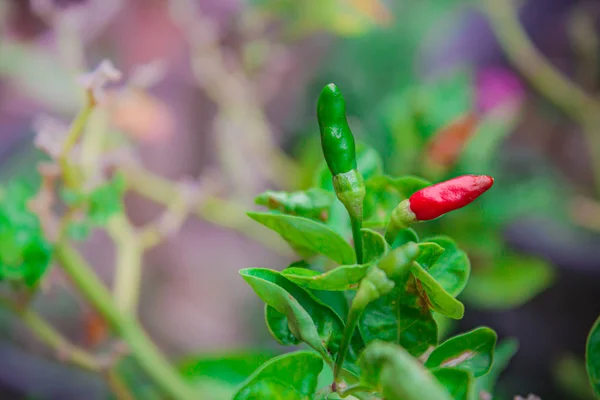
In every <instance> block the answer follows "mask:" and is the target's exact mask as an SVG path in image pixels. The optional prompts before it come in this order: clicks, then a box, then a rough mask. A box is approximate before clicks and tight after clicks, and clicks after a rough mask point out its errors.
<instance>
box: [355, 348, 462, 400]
mask: <svg viewBox="0 0 600 400" xmlns="http://www.w3.org/2000/svg"><path fill="white" fill-rule="evenodd" d="M359 364H360V367H361V369H362V374H361V380H362V381H363V382H364V383H365V384H366V385H369V386H371V387H373V388H374V389H375V390H376V391H378V392H379V393H381V394H382V395H383V397H384V398H385V399H386V400H424V399H427V400H451V399H452V397H451V396H450V395H449V393H448V392H447V391H446V390H445V389H444V387H443V386H442V385H441V384H440V383H439V382H438V381H437V380H436V379H435V378H434V377H433V376H432V375H431V373H429V371H427V370H426V369H425V368H423V366H422V365H421V363H419V361H417V360H416V359H415V358H413V357H412V356H411V355H410V354H409V353H408V352H407V351H406V350H405V349H404V348H402V347H400V346H398V345H395V344H392V343H386V342H381V341H376V342H373V343H371V344H369V345H368V346H367V348H366V349H365V351H364V352H363V353H362V355H361V357H360V360H359Z"/></svg>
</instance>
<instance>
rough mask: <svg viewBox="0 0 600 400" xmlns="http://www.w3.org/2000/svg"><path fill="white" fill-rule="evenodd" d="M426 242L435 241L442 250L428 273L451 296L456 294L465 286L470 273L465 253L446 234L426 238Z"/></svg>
mask: <svg viewBox="0 0 600 400" xmlns="http://www.w3.org/2000/svg"><path fill="white" fill-rule="evenodd" d="M427 242H431V243H436V244H438V245H439V246H441V247H442V248H443V250H444V251H443V253H442V254H441V255H440V257H439V258H438V259H437V261H436V262H435V263H434V264H433V266H431V267H430V268H429V270H428V272H429V274H431V276H432V277H433V278H434V279H435V280H436V281H437V282H439V284H440V285H441V286H442V287H443V288H444V290H445V291H446V292H448V293H449V294H450V295H451V296H453V297H456V296H458V295H459V294H460V293H461V292H462V291H463V290H464V288H465V286H467V282H468V280H469V275H470V274H471V263H470V262H469V257H468V256H467V253H465V252H464V251H462V250H461V249H459V248H458V246H457V245H456V243H455V242H454V241H453V240H452V239H450V238H449V237H446V236H436V237H433V238H428V239H427Z"/></svg>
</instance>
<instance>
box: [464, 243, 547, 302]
mask: <svg viewBox="0 0 600 400" xmlns="http://www.w3.org/2000/svg"><path fill="white" fill-rule="evenodd" d="M494 262H495V264H494V265H492V266H489V267H487V268H480V269H478V270H477V273H473V274H472V275H471V277H470V279H469V285H468V286H467V287H466V289H465V292H464V293H463V297H462V298H463V299H464V300H465V301H466V302H469V304H472V306H473V307H477V308H489V309H497V310H504V309H509V308H514V307H518V306H520V305H522V304H524V303H526V302H528V301H529V300H531V299H532V298H533V297H535V296H537V295H538V294H539V293H540V292H542V291H543V290H545V289H546V288H548V287H549V286H550V285H551V284H552V282H553V280H554V272H553V269H552V266H551V265H549V264H548V263H547V262H546V261H544V260H541V259H539V258H534V257H529V256H522V255H518V254H508V255H504V256H502V257H500V258H496V259H495V261H494Z"/></svg>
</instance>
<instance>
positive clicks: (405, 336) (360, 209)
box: [234, 84, 516, 400]
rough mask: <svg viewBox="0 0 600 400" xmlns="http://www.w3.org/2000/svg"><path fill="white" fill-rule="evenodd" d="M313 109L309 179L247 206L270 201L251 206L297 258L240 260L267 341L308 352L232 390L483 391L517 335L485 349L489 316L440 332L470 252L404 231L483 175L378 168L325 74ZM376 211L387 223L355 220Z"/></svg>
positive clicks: (464, 197) (480, 184)
mask: <svg viewBox="0 0 600 400" xmlns="http://www.w3.org/2000/svg"><path fill="white" fill-rule="evenodd" d="M317 116H318V121H319V128H320V132H321V144H322V149H323V153H324V157H325V161H326V165H327V169H328V170H324V171H323V172H322V173H321V174H320V179H318V182H319V185H318V186H319V187H317V188H312V189H310V190H308V191H305V192H293V193H284V192H267V193H265V194H263V195H260V196H259V197H258V199H257V203H259V204H261V205H264V206H266V207H267V208H269V210H268V211H266V212H251V213H249V214H248V215H249V216H250V217H251V218H252V219H254V220H255V221H257V222H259V223H260V224H263V225H264V226H266V227H268V228H270V229H272V230H274V231H275V232H277V233H278V234H279V235H280V236H281V237H282V238H283V239H284V240H285V241H286V242H287V243H288V244H289V245H290V246H291V247H292V248H293V249H294V250H295V251H296V253H297V254H298V255H299V256H300V257H301V260H299V261H297V262H294V263H293V264H291V265H290V266H288V267H287V268H285V269H283V270H282V271H278V270H273V269H265V268H250V269H243V270H241V271H240V274H241V275H242V277H243V279H244V280H245V281H246V282H247V283H248V284H249V285H250V286H251V287H252V289H253V290H254V291H255V292H256V294H257V295H258V296H259V297H260V298H261V299H262V300H263V301H264V302H265V304H266V305H265V320H266V324H267V327H268V329H269V331H270V333H271V335H272V336H273V337H274V338H275V340H277V341H278V342H279V343H280V344H282V345H287V346H296V345H300V344H304V345H306V346H308V347H309V348H310V349H311V350H299V351H296V352H292V353H289V354H285V355H282V356H279V357H275V358H273V359H271V360H269V361H267V362H266V363H264V364H263V365H262V366H261V367H259V368H258V369H257V370H256V371H255V372H254V373H253V374H252V375H251V376H250V377H249V378H248V379H247V380H246V381H245V382H244V383H243V384H242V385H241V386H240V388H239V390H238V391H237V393H236V394H235V395H234V399H236V400H243V399H259V398H261V399H262V398H265V399H266V398H286V399H309V398H317V399H325V398H338V397H348V396H354V397H355V398H358V399H384V398H385V399H386V400H394V399H398V400H422V399H428V400H437V399H439V400H449V399H461V400H462V399H465V400H466V399H474V398H475V396H480V395H481V396H485V395H486V393H492V391H493V385H494V381H495V379H496V377H497V375H498V373H499V371H500V370H501V369H502V368H503V366H504V365H505V364H506V361H507V359H508V358H510V356H511V355H512V353H513V352H514V351H515V350H516V344H515V343H514V342H513V341H511V340H508V341H505V342H502V343H500V344H499V345H498V346H496V342H497V335H496V333H495V332H494V331H493V330H492V329H490V328H487V327H477V328H475V329H473V330H471V331H469V332H466V333H463V334H459V335H457V336H454V337H451V338H449V339H447V340H445V341H444V342H442V343H439V332H438V324H437V322H436V321H437V319H438V317H440V316H444V317H447V318H451V319H461V318H462V317H463V314H464V306H463V304H462V303H461V302H460V301H459V300H457V298H456V297H457V296H458V295H459V294H460V293H461V291H462V290H463V289H464V287H465V286H466V284H467V280H468V278H469V274H470V264H469V259H468V257H467V255H466V253H465V252H464V251H463V250H461V249H460V248H459V247H458V246H457V245H456V244H455V242H454V241H453V240H452V239H451V238H449V237H446V236H433V237H425V238H420V237H419V235H418V234H417V231H416V230H415V229H414V228H416V227H417V226H418V223H419V222H421V221H426V220H431V219H435V218H438V217H441V216H442V215H443V214H445V213H448V212H451V211H453V210H455V209H458V208H461V207H464V206H466V205H468V204H469V203H470V202H472V201H474V200H475V199H476V198H477V197H478V196H480V195H481V194H483V193H484V192H485V191H487V190H488V189H490V188H491V186H492V185H493V179H492V178H491V177H489V176H474V175H465V176H461V177H458V178H455V179H451V180H449V181H446V182H441V183H438V184H436V185H431V183H430V182H428V181H426V180H424V179H421V178H418V177H415V176H403V177H391V176H387V175H385V174H384V173H383V172H382V170H381V167H380V163H378V162H374V161H373V160H376V159H377V156H376V154H374V153H373V151H372V150H370V149H365V148H364V146H363V147H360V146H356V144H355V141H354V137H353V135H352V132H351V131H350V128H349V126H348V123H347V120H346V112H345V100H344V98H343V96H342V94H341V93H340V91H339V89H338V88H337V87H336V86H335V85H334V84H330V85H327V86H326V87H325V88H324V89H323V90H322V92H321V95H320V97H319V100H318V105H317ZM357 147H358V148H359V149H361V150H360V151H358V152H357V151H356V148H357ZM357 156H358V157H357ZM332 192H333V193H332ZM333 194H335V196H334V195H333ZM336 197H337V200H339V201H336V199H335V198H336ZM399 197H400V199H399ZM374 220H377V221H381V220H384V221H385V226H386V228H385V229H384V230H382V231H377V230H373V229H369V228H365V227H364V226H365V225H367V223H370V222H372V221H374ZM350 237H351V238H352V240H351V241H348V240H347V239H348V238H350ZM324 377H325V378H324ZM319 382H321V386H319V385H318V383H319Z"/></svg>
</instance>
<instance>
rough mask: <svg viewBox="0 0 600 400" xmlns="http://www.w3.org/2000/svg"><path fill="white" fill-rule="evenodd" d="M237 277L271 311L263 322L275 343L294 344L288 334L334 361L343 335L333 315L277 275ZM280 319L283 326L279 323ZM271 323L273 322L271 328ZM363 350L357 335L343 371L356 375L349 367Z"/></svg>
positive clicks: (257, 271) (253, 272) (256, 272)
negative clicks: (241, 278)
mask: <svg viewBox="0 0 600 400" xmlns="http://www.w3.org/2000/svg"><path fill="white" fill-rule="evenodd" d="M240 274H241V275H242V277H243V278H244V280H245V281H246V282H247V283H248V284H249V285H250V286H251V287H252V289H253V290H254V291H255V292H256V294H257V295H258V296H259V297H260V298H261V299H262V300H263V301H264V302H265V303H266V304H267V305H268V306H270V307H271V308H272V310H271V309H269V310H268V311H267V322H268V323H269V329H270V330H271V333H272V334H273V336H274V337H275V339H277V340H278V341H279V342H280V343H282V344H295V343H297V341H295V340H294V339H293V338H292V337H290V333H291V334H292V335H293V336H294V337H295V338H297V339H300V340H302V341H303V342H305V343H306V344H308V345H309V346H311V347H312V348H313V349H315V350H316V351H317V352H319V354H321V355H322V356H323V357H327V358H329V357H335V355H336V354H337V351H338V346H339V342H340V340H341V336H342V334H343V331H344V322H343V321H342V320H341V318H340V317H339V315H338V314H336V312H334V311H333V310H332V309H331V308H330V307H328V306H326V305H325V304H323V303H322V302H320V301H318V300H317V299H316V298H315V297H314V296H312V295H311V294H310V292H308V291H306V290H304V289H302V288H300V287H299V286H297V285H296V284H294V283H293V282H291V281H289V280H288V279H286V278H284V277H283V276H281V274H280V273H279V272H277V271H273V270H269V269H263V268H254V269H253V268H249V269H244V270H241V271H240ZM282 316H284V317H285V319H286V320H287V324H284V323H283V318H282ZM271 322H275V325H272V324H270V323H271ZM363 346H364V344H363V343H362V339H361V338H360V334H358V332H357V333H356V334H355V335H354V337H353V339H352V343H351V346H350V347H351V348H350V351H349V353H348V356H347V358H346V360H347V361H346V362H345V363H344V366H345V368H347V369H348V370H350V371H352V372H356V367H355V365H354V364H353V363H354V361H355V360H356V359H357V356H358V351H359V350H360V349H362V347H363Z"/></svg>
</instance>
